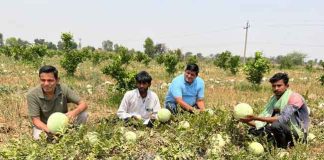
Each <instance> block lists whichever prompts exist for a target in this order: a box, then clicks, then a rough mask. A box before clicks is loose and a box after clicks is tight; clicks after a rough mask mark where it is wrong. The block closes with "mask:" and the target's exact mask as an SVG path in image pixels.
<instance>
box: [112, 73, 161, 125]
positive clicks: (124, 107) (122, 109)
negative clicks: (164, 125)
mask: <svg viewBox="0 0 324 160" xmlns="http://www.w3.org/2000/svg"><path fill="white" fill-rule="evenodd" d="M135 80H136V89H133V90H131V91H127V92H126V93H125V95H124V97H123V100H122V101H121V103H120V106H119V108H118V111H117V116H118V117H119V118H120V119H124V120H127V119H129V118H134V119H137V120H144V121H145V120H146V121H145V122H148V121H149V120H150V119H156V118H157V112H158V111H159V110H160V109H161V106H160V101H159V97H158V96H157V95H156V93H154V92H153V91H151V90H150V89H149V87H150V86H151V81H152V77H151V76H150V75H149V74H148V73H147V72H146V71H141V72H139V73H138V74H137V75H136V76H135Z"/></svg>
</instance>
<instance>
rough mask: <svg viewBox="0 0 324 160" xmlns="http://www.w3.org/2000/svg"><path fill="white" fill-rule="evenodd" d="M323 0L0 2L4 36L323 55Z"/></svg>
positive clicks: (271, 54)
mask: <svg viewBox="0 0 324 160" xmlns="http://www.w3.org/2000/svg"><path fill="white" fill-rule="evenodd" d="M323 7H324V1H322V0H307V1H305V0H271V1H262V0H244V1H243V0H224V1H221V0H115V1H113V0H91V1H90V0H0V15H1V18H0V33H2V34H3V36H4V39H6V38H8V37H17V38H21V39H24V40H28V41H29V42H33V40H34V39H36V38H43V39H45V40H46V41H51V42H54V43H57V42H58V41H59V40H60V35H61V33H63V32H70V33H72V34H73V36H74V40H75V41H76V42H79V41H80V39H81V43H82V46H88V45H90V46H94V47H96V48H98V47H101V44H102V41H104V40H111V41H113V42H114V43H118V44H121V45H124V46H126V47H128V48H130V49H131V48H134V49H136V50H142V51H143V44H144V41H145V39H146V38H147V37H150V38H151V39H152V40H153V41H154V43H164V44H166V46H167V47H168V48H169V49H177V48H180V49H181V50H182V51H183V53H185V52H188V51H190V52H192V53H194V54H196V53H202V54H203V55H204V56H208V55H210V54H217V53H221V52H223V51H225V50H229V51H231V52H232V53H233V54H234V55H241V56H243V52H244V40H245V34H246V32H245V31H246V30H245V29H244V27H245V26H246V23H247V21H249V24H250V27H249V29H248V36H247V49H246V55H247V56H253V55H254V53H255V52H256V51H262V52H263V53H264V55H265V56H266V57H274V56H278V55H286V54H287V53H291V52H293V51H297V52H301V53H304V54H307V59H315V58H317V59H324V9H323Z"/></svg>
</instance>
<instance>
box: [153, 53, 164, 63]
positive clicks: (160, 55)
mask: <svg viewBox="0 0 324 160" xmlns="http://www.w3.org/2000/svg"><path fill="white" fill-rule="evenodd" d="M155 61H156V62H157V63H158V64H163V62H164V54H159V55H158V56H156V58H155Z"/></svg>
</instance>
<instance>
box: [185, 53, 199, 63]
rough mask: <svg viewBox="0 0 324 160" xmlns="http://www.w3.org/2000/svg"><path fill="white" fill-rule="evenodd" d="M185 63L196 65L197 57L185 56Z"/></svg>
mask: <svg viewBox="0 0 324 160" xmlns="http://www.w3.org/2000/svg"><path fill="white" fill-rule="evenodd" d="M186 61H187V64H193V63H194V64H197V62H198V58H197V55H194V56H193V55H191V56H187V57H186Z"/></svg>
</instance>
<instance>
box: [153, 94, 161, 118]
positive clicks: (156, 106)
mask: <svg viewBox="0 0 324 160" xmlns="http://www.w3.org/2000/svg"><path fill="white" fill-rule="evenodd" d="M154 97H155V100H154V103H153V113H152V115H151V116H150V119H157V113H158V111H159V110H160V109H161V105H160V100H159V97H158V96H157V95H156V94H154Z"/></svg>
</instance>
